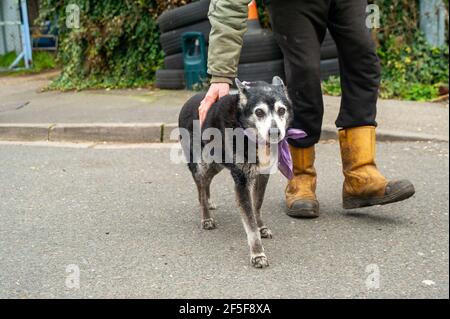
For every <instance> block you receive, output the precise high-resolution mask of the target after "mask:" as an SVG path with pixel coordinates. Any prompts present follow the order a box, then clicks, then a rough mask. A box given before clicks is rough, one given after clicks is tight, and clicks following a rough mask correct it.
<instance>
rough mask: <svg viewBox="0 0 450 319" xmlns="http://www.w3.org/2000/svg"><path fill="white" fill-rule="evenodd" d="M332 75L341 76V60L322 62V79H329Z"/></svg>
mask: <svg viewBox="0 0 450 319" xmlns="http://www.w3.org/2000/svg"><path fill="white" fill-rule="evenodd" d="M332 75H339V60H338V59H337V58H336V59H329V60H323V61H321V62H320V78H321V79H322V80H326V79H328V78H329V77H330V76H332Z"/></svg>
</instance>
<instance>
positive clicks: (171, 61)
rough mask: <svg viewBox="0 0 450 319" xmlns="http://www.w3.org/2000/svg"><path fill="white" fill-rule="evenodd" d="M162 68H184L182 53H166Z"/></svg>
mask: <svg viewBox="0 0 450 319" xmlns="http://www.w3.org/2000/svg"><path fill="white" fill-rule="evenodd" d="M164 68H165V69H173V70H181V69H183V68H184V63H183V53H177V54H172V55H168V56H166V57H165V58H164Z"/></svg>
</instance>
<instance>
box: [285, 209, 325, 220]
mask: <svg viewBox="0 0 450 319" xmlns="http://www.w3.org/2000/svg"><path fill="white" fill-rule="evenodd" d="M287 215H288V216H290V217H294V218H305V219H313V218H318V217H319V212H316V211H312V210H309V209H300V210H288V212H287Z"/></svg>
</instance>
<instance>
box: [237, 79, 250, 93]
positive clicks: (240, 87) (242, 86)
mask: <svg viewBox="0 0 450 319" xmlns="http://www.w3.org/2000/svg"><path fill="white" fill-rule="evenodd" d="M234 83H236V87H237V88H238V90H239V93H246V92H247V90H248V88H249V87H248V85H247V83H246V82H244V83H242V82H241V81H240V80H239V79H238V78H236V79H234Z"/></svg>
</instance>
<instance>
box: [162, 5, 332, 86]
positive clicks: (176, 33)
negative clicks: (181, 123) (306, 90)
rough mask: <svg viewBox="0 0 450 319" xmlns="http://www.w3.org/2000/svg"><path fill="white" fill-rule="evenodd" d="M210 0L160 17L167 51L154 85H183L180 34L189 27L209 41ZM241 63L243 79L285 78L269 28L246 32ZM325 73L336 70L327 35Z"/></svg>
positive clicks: (164, 46) (239, 74)
mask: <svg viewBox="0 0 450 319" xmlns="http://www.w3.org/2000/svg"><path fill="white" fill-rule="evenodd" d="M209 3H210V0H200V1H197V2H193V3H191V4H188V5H185V6H182V7H179V8H175V9H173V10H168V11H165V12H164V13H163V14H162V15H161V16H160V17H159V18H158V21H157V22H158V26H159V28H160V31H161V37H160V41H161V47H162V49H163V51H164V53H165V58H164V68H162V69H160V70H158V71H156V82H155V85H156V87H158V88H162V89H183V88H184V87H185V81H184V70H183V68H184V65H183V54H182V47H181V35H182V34H183V33H184V32H187V31H197V32H201V33H203V35H204V37H205V40H206V43H207V44H208V40H209V33H210V31H211V24H210V23H209V21H208V9H209ZM243 40H244V43H243V46H242V51H241V56H240V60H239V66H238V77H239V79H240V80H242V81H266V82H269V81H271V79H272V78H273V76H275V75H278V76H280V77H282V78H284V77H285V76H284V74H285V72H284V63H283V55H282V52H281V50H280V48H279V47H278V45H277V43H276V41H275V38H274V36H273V34H272V32H271V31H269V30H264V29H260V30H252V31H251V32H247V33H246V34H245V35H244V39H243ZM322 59H323V61H322V63H321V68H322V77H323V78H327V77H329V76H330V75H333V74H337V73H338V70H339V65H338V63H337V50H336V46H335V44H334V42H333V40H332V38H331V37H330V36H329V35H327V37H326V39H325V41H324V44H323V46H322Z"/></svg>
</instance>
